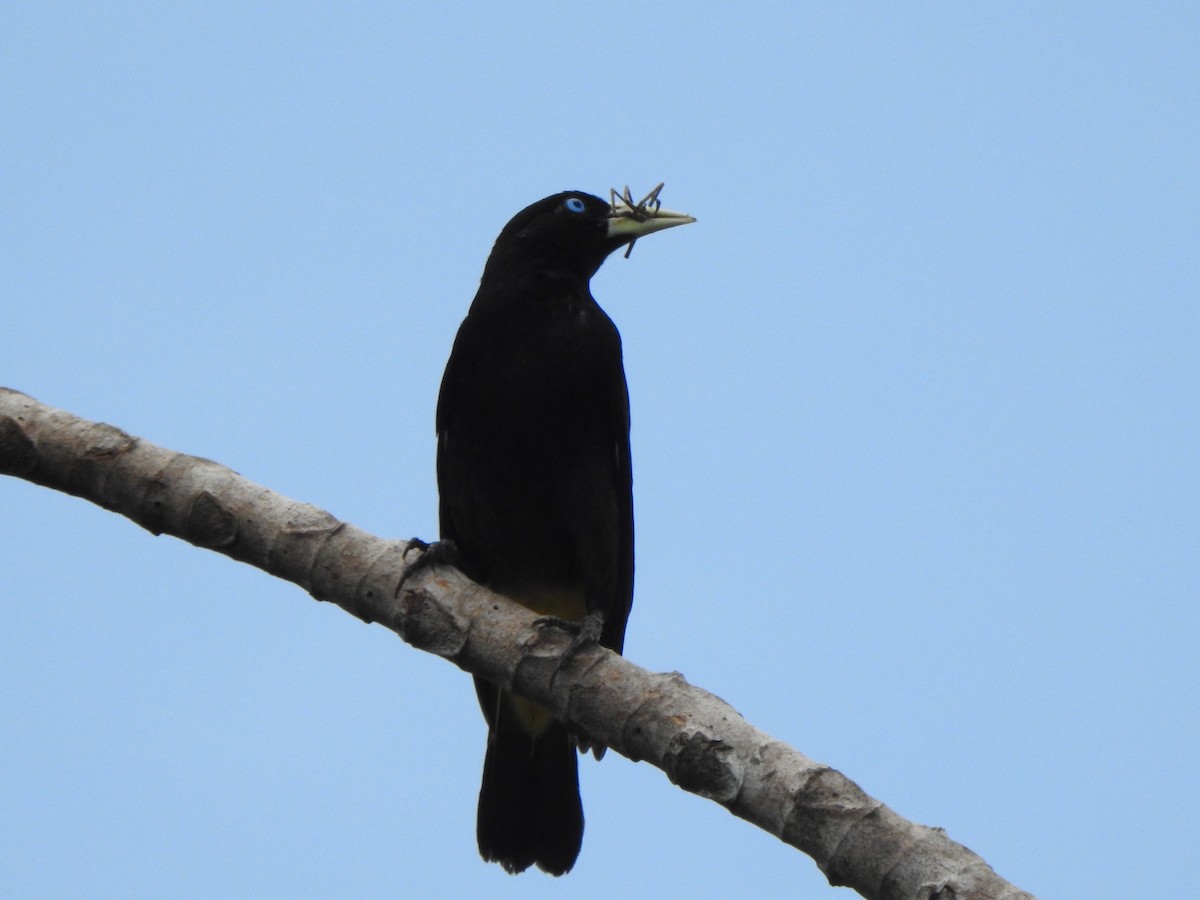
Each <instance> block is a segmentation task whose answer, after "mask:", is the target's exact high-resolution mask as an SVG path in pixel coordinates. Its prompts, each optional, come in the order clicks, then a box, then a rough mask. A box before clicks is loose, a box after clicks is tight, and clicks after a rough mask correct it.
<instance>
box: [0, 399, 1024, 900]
mask: <svg viewBox="0 0 1200 900" xmlns="http://www.w3.org/2000/svg"><path fill="white" fill-rule="evenodd" d="M0 473H3V474H7V475H15V476H17V477H18V478H23V479H25V480H27V481H32V482H34V483H35V484H41V485H45V486H46V487H50V488H54V489H55V490H59V491H64V492H66V493H69V494H74V495H75V496H78V497H83V498H84V499H86V500H90V501H92V502H93V503H96V504H98V505H99V506H102V507H104V508H105V509H109V510H112V511H113V512H117V513H120V514H121V515H123V516H126V517H127V518H129V519H132V520H133V521H134V522H136V523H137V524H139V525H141V526H142V527H143V528H145V529H146V530H148V531H150V532H151V533H152V534H155V535H159V534H170V535H173V536H175V537H178V538H182V539H183V540H185V541H188V542H190V543H192V544H195V545H196V546H198V547H205V548H207V549H210V550H215V551H217V552H219V553H223V554H225V555H226V556H229V557H232V558H233V559H236V560H240V561H242V562H246V563H249V564H251V565H253V566H256V567H258V568H260V569H263V570H264V571H266V572H269V573H271V574H272V575H275V576H277V577H279V578H283V579H286V580H287V581H291V582H293V583H295V584H298V585H299V586H300V587H302V588H304V590H306V591H308V592H309V593H310V594H311V595H312V596H313V597H315V598H316V599H318V600H327V601H330V602H333V603H336V604H337V605H338V606H340V607H341V608H342V609H344V610H346V612H348V613H351V614H352V615H355V616H357V617H358V618H360V619H362V620H364V621H366V622H378V623H379V624H381V625H383V626H385V627H387V628H389V629H391V630H392V631H395V632H396V633H397V634H399V635H400V636H401V637H402V638H404V640H406V641H407V642H408V643H410V644H412V645H413V646H415V647H418V648H420V649H422V650H426V651H428V652H430V653H435V654H437V655H439V656H442V657H444V658H446V659H448V660H450V661H451V662H453V663H454V664H455V665H457V666H458V667H459V668H461V669H464V670H465V671H467V672H471V673H472V674H475V675H481V676H483V677H484V678H487V679H489V680H490V681H493V682H495V683H496V684H499V685H502V686H503V687H505V688H509V689H511V690H513V691H514V692H516V693H517V694H520V695H522V696H524V697H528V698H529V699H531V700H536V701H537V702H539V703H542V704H544V705H545V706H546V707H548V708H549V709H550V710H551V711H552V712H554V714H555V715H557V716H559V717H560V718H562V719H564V720H566V721H569V722H572V723H575V724H577V725H578V726H580V727H581V728H582V729H583V730H584V731H586V732H587V733H588V734H590V735H592V736H593V737H595V738H596V739H597V740H599V741H600V742H602V743H603V744H606V745H607V746H609V747H611V748H612V749H613V750H615V751H616V752H618V753H620V754H622V755H623V756H626V757H628V758H629V759H632V760H646V761H647V762H649V763H651V764H652V765H654V766H656V767H657V768H659V769H662V770H663V771H664V772H666V773H667V776H668V777H669V778H670V779H671V780H672V781H673V782H674V783H675V784H678V785H679V786H680V787H682V788H684V789H685V790H688V791H691V792H693V793H696V794H699V795H701V796H703V797H707V798H709V799H711V800H715V801H716V802H717V803H720V804H721V805H722V806H724V807H725V808H726V809H728V810H729V811H730V812H732V813H733V814H734V815H737V816H740V817H741V818H743V819H746V820H748V821H750V822H753V823H754V824H756V825H758V826H759V827H760V828H763V829H764V830H766V831H768V832H770V833H771V834H773V835H775V836H776V837H778V838H780V839H781V840H783V841H784V842H786V843H788V844H791V845H792V846H793V847H796V848H797V849H799V850H802V851H804V852H805V853H807V854H808V855H809V856H811V857H812V858H813V859H814V860H815V861H816V863H817V865H818V866H819V867H820V869H821V871H822V872H824V873H825V875H826V877H827V878H828V879H829V882H830V884H833V885H844V886H847V887H852V888H854V889H855V890H857V891H858V892H859V893H860V894H862V895H863V896H864V897H871V898H901V897H905V898H907V897H912V898H916V897H920V898H942V900H948V898H978V900H1017V898H1030V897H1031V896H1032V895H1030V894H1027V893H1024V892H1023V891H1020V890H1018V889H1017V888H1016V887H1014V886H1013V885H1011V884H1009V883H1008V882H1006V881H1005V880H1004V879H1002V878H1000V877H999V876H998V875H997V874H996V873H995V872H993V871H992V869H991V867H989V866H988V865H987V863H986V862H985V861H984V860H983V859H981V858H980V857H979V856H977V855H976V854H974V853H972V852H971V851H970V850H968V849H967V848H966V847H963V846H962V845H961V844H957V843H955V842H954V841H952V840H950V838H949V837H947V836H946V833H945V832H944V831H942V830H941V829H937V828H928V827H926V826H923V825H918V824H915V823H913V822H909V821H907V820H906V819H904V818H902V817H901V816H899V815H897V814H896V813H895V812H893V811H892V810H891V809H889V808H888V807H887V806H885V805H883V804H882V803H880V802H879V801H878V800H875V799H873V798H871V797H869V796H868V795H867V794H866V793H865V792H864V791H863V790H862V789H861V788H859V787H858V786H857V785H856V784H854V783H853V782H851V781H850V780H849V779H847V778H846V777H845V776H843V775H842V774H841V773H839V772H837V771H835V770H834V769H831V768H830V767H828V766H826V765H823V764H821V763H818V762H815V761H813V760H811V759H809V758H808V757H806V756H804V755H803V754H801V753H799V752H798V751H796V750H793V749H792V748H791V747H788V746H787V745H786V744H783V743H781V742H780V741H777V740H775V739H773V738H771V737H770V736H768V735H766V734H764V733H763V732H761V731H759V730H758V729H757V728H754V727H753V726H751V725H750V724H749V723H747V722H746V721H745V719H743V718H742V717H741V716H740V715H738V713H737V712H736V711H735V710H734V709H733V708H732V707H730V706H729V705H728V704H726V703H725V702H724V701H723V700H721V699H720V698H719V697H716V696H714V695H712V694H710V693H708V692H707V691H704V690H702V689H700V688H697V687H694V686H692V685H689V684H688V683H687V682H686V681H685V680H684V678H683V676H682V675H679V674H678V673H671V674H656V673H653V672H648V671H646V670H645V669H641V668H639V667H637V666H635V665H634V664H633V663H631V662H629V661H628V660H626V659H624V658H622V657H620V656H618V655H616V654H615V653H613V652H612V651H610V650H606V649H604V648H601V647H592V648H589V649H586V650H582V651H580V653H579V654H578V656H577V657H576V659H575V661H574V662H573V663H572V664H571V665H570V666H569V667H567V668H566V669H564V670H563V671H562V672H561V673H560V674H559V675H558V677H556V678H553V680H552V679H551V675H552V673H553V671H554V666H555V662H556V661H557V659H558V658H559V656H560V654H561V653H562V651H563V649H564V648H565V646H566V643H567V639H566V637H565V636H563V635H560V634H558V633H556V632H555V631H554V630H553V629H543V630H539V629H538V628H537V627H536V626H534V625H533V620H534V618H535V616H534V614H533V613H531V612H529V611H528V610H526V609H525V608H524V607H521V606H519V605H518V604H516V603H513V602H512V601H510V600H507V599H506V598H504V597H501V596H499V595H498V594H494V593H492V592H490V591H488V590H487V589H486V588H483V587H481V586H480V585H477V584H474V583H473V582H471V581H469V580H467V579H466V577H465V576H463V575H462V574H461V573H460V572H458V571H457V570H455V569H451V568H445V567H440V566H429V567H419V568H416V569H415V570H412V574H411V577H409V578H408V579H407V580H406V579H405V573H406V571H408V570H410V568H411V567H412V565H413V563H414V562H416V561H417V560H418V559H420V556H421V553H422V549H421V547H420V546H419V545H418V544H415V543H410V542H405V541H388V540H383V539H382V538H378V537H375V536H374V535H371V534H368V533H366V532H365V531H362V530H361V529H359V528H355V527H354V526H353V525H350V524H348V523H345V522H341V521H339V520H338V519H336V518H334V517H333V516H332V515H330V514H329V513H327V512H325V511H324V510H321V509H317V508H316V507H314V506H310V505H308V504H305V503H297V502H296V501H294V500H289V499H288V498H286V497H283V496H282V495H280V494H277V493H275V492H274V491H271V490H269V489H267V488H265V487H262V486H260V485H257V484H254V483H253V482H251V481H248V480H247V479H245V478H242V477H241V476H240V475H238V474H237V473H236V472H233V471H232V470H230V469H228V468H226V467H224V466H221V465H218V464H217V463H214V462H211V461H210V460H206V459H200V458H199V457H195V456H187V455H185V454H182V453H177V452H175V451H172V450H167V449H164V448H162V447H157V446H155V445H153V444H151V443H149V442H147V441H143V440H141V439H139V438H136V437H133V436H131V435H128V434H126V433H125V432H123V431H121V430H120V429H117V428H114V427H112V426H111V425H105V424H102V423H98V422H89V421H87V420H84V419H80V418H78V417H76V416H74V415H71V414H70V413H67V412H64V411H62V410H57V409H53V408H51V407H48V406H45V405H43V404H41V403H38V402H37V401H36V400H34V399H33V398H32V397H28V396H26V395H25V394H21V393H19V392H17V391H12V390H8V389H5V388H0Z"/></svg>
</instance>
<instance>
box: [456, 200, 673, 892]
mask: <svg viewBox="0 0 1200 900" xmlns="http://www.w3.org/2000/svg"><path fill="white" fill-rule="evenodd" d="M661 190H662V185H661V184H660V185H658V187H656V188H655V189H654V190H653V191H651V192H650V194H648V195H647V196H646V197H645V198H644V199H643V200H641V201H639V202H637V203H634V201H633V198H632V196H631V195H630V192H629V188H628V187H626V188H625V191H624V193H623V194H618V193H617V192H616V191H611V192H610V200H609V202H605V201H604V200H602V199H600V198H599V197H596V196H594V195H592V194H588V193H584V192H582V191H563V192H561V193H557V194H554V195H552V196H549V197H546V198H544V199H542V200H539V201H538V202H536V203H534V204H532V205H530V206H528V207H526V208H525V209H523V210H522V211H521V212H519V213H517V214H516V215H515V216H514V217H513V218H512V220H511V221H509V223H508V224H507V225H505V226H504V228H503V229H502V230H501V232H500V235H499V237H497V239H496V242H495V244H494V246H493V248H492V251H491V254H490V255H489V256H488V259H487V262H486V264H485V265H484V269H483V275H482V277H481V279H480V284H479V290H478V292H477V293H476V294H475V298H474V300H473V301H472V303H471V306H470V308H469V310H468V312H467V316H466V318H465V319H464V320H463V322H462V324H461V326H460V327H459V329H458V333H457V335H456V337H455V339H454V344H453V347H452V350H451V352H450V358H449V361H448V362H447V364H446V369H445V373H444V375H443V378H442V384H441V389H440V391H439V394H438V402H437V418H436V424H437V439H438V441H437V482H438V503H439V520H440V522H439V525H440V535H441V541H440V543H441V544H443V545H445V546H448V547H452V548H453V554H454V562H455V565H457V566H458V568H459V569H460V570H462V571H463V572H464V574H466V575H467V576H468V577H470V578H471V579H473V580H474V581H477V582H479V583H480V584H483V585H485V586H487V587H488V588H490V589H492V590H493V591H495V592H497V593H499V594H502V595H504V596H506V597H508V598H510V599H512V600H514V601H516V602H517V603H519V604H521V605H522V606H525V607H527V608H528V609H531V610H533V611H535V612H537V613H538V614H539V615H541V616H544V617H547V619H548V620H550V621H555V622H558V623H559V624H564V623H565V624H568V625H570V624H574V625H575V627H576V628H577V629H578V635H579V638H577V639H576V640H575V641H573V642H572V647H573V648H574V647H576V646H577V644H578V643H579V641H580V640H581V639H585V638H587V637H590V638H591V639H592V640H598V642H599V644H600V645H601V646H604V647H608V648H610V649H612V650H614V651H616V652H617V653H620V652H621V651H622V648H623V645H624V640H625V626H626V622H627V620H628V618H629V610H630V605H631V603H632V600H633V490H632V484H633V477H632V467H631V460H630V449H629V391H628V387H627V385H626V380H625V370H624V364H623V362H622V351H621V337H620V334H619V333H618V331H617V328H616V326H615V325H614V324H613V322H612V320H611V319H610V318H609V317H608V315H607V314H606V313H605V312H604V310H603V309H601V308H600V306H599V304H597V302H596V300H595V299H594V298H593V297H592V293H591V287H590V281H591V278H592V276H593V275H594V274H595V273H596V271H597V270H598V269H599V268H600V266H601V264H602V263H603V262H604V260H605V259H606V258H607V257H608V256H609V254H611V253H612V252H613V251H614V250H617V249H618V248H620V247H624V246H628V248H629V250H632V248H633V243H634V242H635V241H636V240H637V239H638V238H641V237H644V236H646V235H648V234H652V233H654V232H657V231H662V230H664V229H667V228H672V227H675V226H677V225H684V224H687V223H689V222H694V221H695V219H694V218H692V217H691V216H688V215H685V214H683V213H677V212H672V211H671V210H667V209H663V208H662V207H661V204H660V203H659V201H658V193H659V191H661ZM626 256H628V251H627V252H626ZM569 652H570V651H569ZM475 688H476V693H477V694H478V698H479V703H480V706H481V707H482V709H483V714H484V718H485V719H486V721H487V726H488V741H487V750H486V755H485V759H484V764H483V781H482V785H481V787H480V792H479V808H478V815H477V820H476V837H477V839H478V844H479V852H480V855H481V856H482V857H483V859H484V860H486V861H488V862H496V863H499V864H500V865H501V866H502V867H503V868H504V869H505V871H507V872H509V873H510V874H512V873H519V872H523V871H524V870H526V869H528V868H529V867H530V866H531V865H536V866H537V867H538V868H539V869H541V870H542V871H544V872H548V873H550V874H551V875H563V874H565V873H566V872H568V871H569V870H570V869H571V867H572V866H573V865H574V864H575V861H576V858H577V857H578V855H579V849H580V846H581V844H582V840H583V807H582V803H581V801H580V797H579V777H578V769H577V763H576V748H577V745H578V746H579V749H580V750H583V749H586V747H587V743H588V742H587V740H586V739H580V738H579V736H578V735H577V734H574V735H573V734H572V733H571V732H570V731H569V730H568V728H567V726H566V725H564V724H563V723H562V722H560V721H558V720H556V719H555V718H554V717H553V716H552V715H551V714H550V713H549V712H548V711H547V710H546V709H545V708H544V707H541V706H539V705H537V704H535V703H532V702H530V701H526V700H523V699H521V698H519V697H516V696H514V695H512V694H511V693H509V692H507V691H504V690H502V689H500V688H498V687H496V686H495V685H493V684H491V683H490V682H488V681H485V680H483V679H481V678H478V677H476V679H475ZM593 749H598V748H593ZM597 755H599V754H597Z"/></svg>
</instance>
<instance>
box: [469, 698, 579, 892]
mask: <svg viewBox="0 0 1200 900" xmlns="http://www.w3.org/2000/svg"><path fill="white" fill-rule="evenodd" d="M508 699H509V698H508V697H507V696H504V697H502V698H501V700H500V702H499V703H498V704H497V707H498V708H497V714H496V718H495V720H494V721H493V722H492V728H491V732H490V733H489V735H488V747H487V756H486V757H485V759H484V761H483V786H482V787H481V788H480V789H479V817H478V820H477V823H476V834H477V836H478V838H479V853H480V855H482V856H483V858H484V859H485V860H487V861H489V862H498V863H500V865H502V866H503V867H504V870H505V871H506V872H510V873H516V872H523V871H525V870H526V869H527V868H529V867H530V866H531V865H534V864H536V865H537V867H538V868H539V869H541V870H542V871H544V872H549V873H550V874H551V875H562V874H564V873H566V872H569V871H570V869H571V866H573V865H574V864H575V858H576V857H577V856H579V846H580V844H581V843H582V842H583V805H582V804H581V803H580V800H579V770H578V764H577V762H576V753H575V747H574V745H573V743H572V742H571V740H570V738H569V736H568V734H567V729H566V728H565V727H564V726H563V725H562V723H561V722H557V721H554V720H550V721H549V722H548V723H547V724H546V725H545V727H544V729H543V730H542V731H541V733H539V734H538V735H536V736H534V735H532V734H530V732H529V731H528V730H526V728H525V727H523V725H522V723H521V721H520V719H519V717H518V715H517V714H516V711H515V710H514V709H513V707H512V706H510V705H509V703H508V702H507V701H508Z"/></svg>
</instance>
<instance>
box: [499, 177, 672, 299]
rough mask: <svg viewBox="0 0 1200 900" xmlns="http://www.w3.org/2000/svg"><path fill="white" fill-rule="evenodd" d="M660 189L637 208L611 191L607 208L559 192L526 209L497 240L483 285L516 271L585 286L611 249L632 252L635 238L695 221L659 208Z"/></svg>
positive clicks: (599, 202)
mask: <svg viewBox="0 0 1200 900" xmlns="http://www.w3.org/2000/svg"><path fill="white" fill-rule="evenodd" d="M661 190H662V185H661V184H660V185H659V186H658V187H656V188H655V189H654V190H652V191H651V192H650V193H649V194H647V195H646V196H645V197H644V198H643V199H642V200H641V201H640V202H637V203H635V202H634V201H633V199H632V198H631V196H630V194H629V188H625V192H624V194H618V193H617V192H616V191H612V192H611V199H610V202H608V203H605V202H604V201H603V200H601V199H600V198H599V197H594V196H592V195H591V194H586V193H584V192H582V191H563V192H562V193H560V194H554V195H553V196H550V197H546V198H545V199H544V200H539V201H538V202H537V203H534V204H532V205H531V206H527V207H526V208H525V209H523V210H521V211H520V212H519V213H517V214H516V215H515V216H513V218H512V220H511V221H510V222H509V223H508V224H507V225H505V226H504V230H503V231H501V232H500V236H499V237H498V238H496V244H495V246H494V247H493V248H492V254H491V256H490V257H489V258H488V264H487V268H486V269H485V270H484V280H485V281H486V280H487V279H488V275H489V273H490V272H496V273H498V272H499V271H500V270H501V269H502V268H503V269H513V268H516V267H519V268H520V269H522V270H524V271H532V270H536V271H541V272H545V273H547V274H562V275H569V276H577V277H582V278H583V279H584V280H585V281H586V280H587V279H589V278H591V277H592V275H594V274H595V273H596V270H597V269H599V268H600V264H601V263H603V262H604V260H605V259H606V258H607V257H608V255H609V254H610V253H612V252H613V251H614V250H616V249H618V248H620V247H623V246H625V245H626V244H628V245H629V247H630V248H631V249H632V247H633V243H634V241H636V240H637V239H638V238H640V237H645V236H646V235H648V234H653V233H654V232H656V231H662V230H663V229H666V228H672V227H674V226H676V225H686V224H688V223H689V222H695V221H696V220H695V219H694V218H692V217H691V216H688V215H685V214H683V213H678V212H672V211H671V210H669V209H663V208H662V206H661V204H659V202H658V194H659V191H661ZM626 255H628V254H626Z"/></svg>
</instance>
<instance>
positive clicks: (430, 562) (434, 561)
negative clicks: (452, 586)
mask: <svg viewBox="0 0 1200 900" xmlns="http://www.w3.org/2000/svg"><path fill="white" fill-rule="evenodd" d="M409 550H420V551H421V555H420V556H418V557H417V558H416V560H415V561H414V562H413V564H412V565H410V566H409V567H408V568H407V569H405V570H404V577H403V578H401V579H400V583H401V584H404V582H406V581H407V580H408V579H409V578H411V577H412V576H413V575H415V574H416V573H417V572H420V571H421V570H422V569H430V568H432V567H434V566H452V567H453V568H455V569H458V568H461V567H460V566H459V564H458V562H459V559H460V558H461V554H460V553H459V550H458V545H457V544H456V543H454V541H452V540H450V539H449V538H445V539H443V540H440V541H435V542H434V543H432V544H430V543H428V542H426V541H423V540H421V539H420V538H409V541H408V543H407V544H406V545H405V547H404V553H405V555H407V554H408V551H409Z"/></svg>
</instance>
